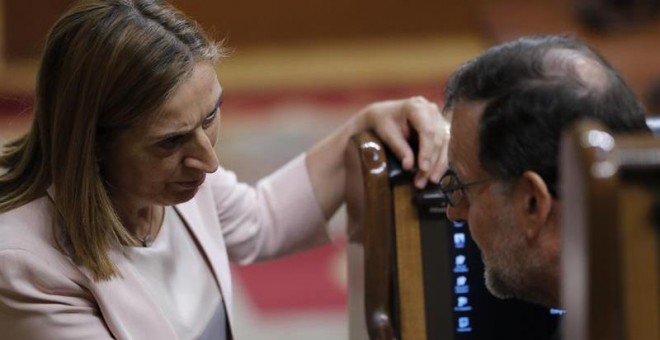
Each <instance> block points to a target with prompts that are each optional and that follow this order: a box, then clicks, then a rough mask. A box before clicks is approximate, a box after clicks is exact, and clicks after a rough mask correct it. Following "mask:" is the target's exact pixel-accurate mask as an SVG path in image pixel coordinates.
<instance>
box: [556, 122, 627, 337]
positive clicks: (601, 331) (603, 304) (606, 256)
mask: <svg viewBox="0 0 660 340" xmlns="http://www.w3.org/2000/svg"><path fill="white" fill-rule="evenodd" d="M560 163H561V173H560V178H561V190H560V195H561V200H562V222H561V224H562V226H561V228H562V231H561V233H562V250H561V251H562V282H563V285H562V292H561V295H562V304H563V306H564V308H566V309H567V310H569V311H570V313H568V314H567V318H566V321H565V323H564V338H566V339H584V340H587V339H601V340H609V339H611V340H614V339H620V335H622V332H623V330H622V329H621V322H620V316H621V315H620V311H621V308H622V297H621V295H620V292H621V283H620V281H619V280H618V279H617V278H618V277H620V272H619V268H620V263H619V258H620V257H619V251H620V250H619V248H618V242H617V222H618V221H619V216H618V209H617V202H618V201H617V197H616V195H617V193H616V187H617V185H618V183H617V181H618V178H617V171H618V164H617V162H616V158H615V144H614V138H613V136H612V135H611V134H609V133H608V132H607V131H606V130H605V129H604V128H603V126H602V125H600V124H599V123H596V122H594V121H581V122H578V123H577V124H575V125H574V126H573V127H572V128H571V129H570V130H568V131H567V133H566V134H565V135H564V138H563V141H562V150H561V159H560ZM594 279H598V280H599V282H598V284H597V285H596V284H594V282H592V281H593V280H594ZM593 320H598V321H599V322H598V323H593V322H592V321H593Z"/></svg>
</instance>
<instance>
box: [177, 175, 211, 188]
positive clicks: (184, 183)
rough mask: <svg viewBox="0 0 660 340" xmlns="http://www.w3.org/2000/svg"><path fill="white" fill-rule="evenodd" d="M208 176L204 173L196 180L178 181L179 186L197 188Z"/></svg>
mask: <svg viewBox="0 0 660 340" xmlns="http://www.w3.org/2000/svg"><path fill="white" fill-rule="evenodd" d="M205 178H206V175H203V176H201V177H199V178H198V179H196V180H192V181H181V182H176V184H178V185H179V186H181V187H183V188H185V189H197V187H199V186H200V185H202V183H204V179H205Z"/></svg>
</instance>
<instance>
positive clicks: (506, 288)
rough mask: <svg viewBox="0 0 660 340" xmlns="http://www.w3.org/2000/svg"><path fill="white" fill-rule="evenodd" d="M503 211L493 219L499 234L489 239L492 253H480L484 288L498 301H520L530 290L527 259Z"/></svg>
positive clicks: (522, 241) (518, 235)
mask: <svg viewBox="0 0 660 340" xmlns="http://www.w3.org/2000/svg"><path fill="white" fill-rule="evenodd" d="M506 210H507V211H505V212H504V213H502V214H499V215H498V217H497V219H498V221H497V222H498V223H497V228H498V229H499V230H497V232H496V234H495V235H496V236H495V237H494V238H493V251H492V253H490V254H486V253H482V259H483V262H484V267H485V272H484V276H485V280H486V287H487V288H488V290H489V291H490V293H491V294H493V295H494V296H496V297H498V298H500V299H508V298H513V297H517V298H523V299H524V298H525V296H526V295H527V292H528V291H529V288H530V287H529V281H528V277H527V276H526V274H527V271H526V267H527V266H526V264H527V262H528V261H529V260H530V258H531V256H530V253H529V251H528V250H527V244H526V240H525V238H524V235H522V233H521V232H520V229H518V228H516V226H515V225H514V224H513V223H514V221H513V218H512V214H511V211H509V209H508V208H507V209H506Z"/></svg>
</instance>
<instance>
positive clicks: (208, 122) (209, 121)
mask: <svg viewBox="0 0 660 340" xmlns="http://www.w3.org/2000/svg"><path fill="white" fill-rule="evenodd" d="M219 111H220V108H217V109H215V111H213V113H211V114H210V115H209V116H208V117H206V119H204V123H202V127H203V128H205V129H207V128H209V127H210V126H211V124H213V121H214V120H215V117H216V116H217V115H218V112H219Z"/></svg>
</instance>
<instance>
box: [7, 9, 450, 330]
mask: <svg viewBox="0 0 660 340" xmlns="http://www.w3.org/2000/svg"><path fill="white" fill-rule="evenodd" d="M221 56H222V48H221V47H220V46H219V45H218V44H216V43H214V42H212V41H210V40H209V39H208V38H207V37H206V36H205V35H204V33H203V32H202V31H201V29H200V28H199V27H198V26H197V25H196V24H195V23H194V22H192V21H191V20H190V19H188V18H186V17H184V16H183V15H182V14H180V13H179V12H177V11H176V10H175V9H173V8H171V7H170V6H168V5H167V4H165V3H163V2H161V1H158V0H87V1H82V2H80V3H79V4H78V5H77V6H75V7H74V8H72V9H71V10H70V11H69V12H67V13H66V14H65V15H64V16H63V17H62V18H61V19H60V20H59V21H58V22H57V23H56V24H55V26H54V27H53V28H52V30H51V32H50V34H49V37H48V40H47V43H46V47H45V51H44V55H43V58H42V63H41V67H40V71H39V76H38V84H37V89H36V104H35V119H34V123H33V125H32V128H31V130H30V131H29V132H28V133H27V135H26V136H24V137H23V138H21V139H19V140H17V141H15V142H13V143H11V144H10V145H8V146H7V148H6V150H5V153H4V155H3V156H2V157H1V158H0V166H2V167H3V168H5V169H6V173H5V174H4V175H2V176H0V329H2V330H3V337H4V336H6V337H7V338H9V339H45V338H48V339H78V338H79V339H103V338H118V339H147V338H152V339H179V338H183V339H189V338H199V339H225V338H231V325H232V324H233V321H232V314H231V309H232V295H231V281H230V273H229V261H233V262H237V263H241V264H247V263H251V262H254V261H257V260H263V259H268V258H273V257H276V256H281V255H284V254H287V253H291V252H294V251H299V250H303V249H306V248H309V247H313V246H316V245H319V244H322V243H325V242H328V236H327V234H326V230H325V228H324V227H325V224H326V221H327V219H328V218H329V217H330V216H331V215H332V214H333V213H334V212H335V211H336V210H337V208H338V207H339V206H340V205H341V203H342V202H343V200H344V177H345V169H344V167H345V166H344V157H343V155H344V149H345V148H346V145H347V144H348V139H349V138H350V136H352V135H353V134H355V133H357V132H359V131H364V130H369V129H371V130H374V131H376V133H378V134H379V135H380V136H381V138H382V139H383V140H384V141H385V142H386V143H387V144H388V145H389V146H390V147H391V148H392V149H393V151H394V152H395V153H396V154H397V155H398V156H399V157H400V158H401V159H402V162H403V165H404V167H405V168H412V167H413V165H414V163H418V167H419V168H420V169H421V171H419V173H418V175H417V179H416V180H417V185H419V186H423V185H425V183H426V181H427V180H428V179H431V180H433V181H436V182H437V180H438V179H439V177H440V175H441V171H442V168H443V166H444V164H443V161H442V160H443V159H444V157H443V155H442V153H443V151H445V150H444V144H443V142H444V138H445V137H446V135H445V134H446V132H445V127H446V126H447V123H446V121H444V120H443V118H442V117H441V115H440V114H439V113H438V109H437V107H436V106H435V105H434V104H431V103H429V102H427V101H426V100H424V99H423V98H413V99H408V100H400V101H390V102H382V103H376V104H372V105H371V106H369V107H367V108H366V109H365V110H363V111H362V112H360V113H358V114H357V115H355V116H354V117H353V118H352V119H351V120H350V121H348V122H347V123H346V124H345V125H344V126H343V127H342V128H341V129H339V130H338V131H337V132H335V133H334V134H332V135H331V136H329V137H328V138H326V139H325V140H323V141H321V142H320V143H319V144H317V145H316V146H314V147H313V148H312V149H310V150H309V151H308V152H307V153H306V154H303V155H301V156H299V157H297V158H296V159H294V160H293V161H291V162H290V163H288V164H287V165H286V166H284V167H283V168H282V169H279V170H278V171H276V172H275V173H274V174H272V175H270V176H268V177H266V178H264V179H263V180H261V181H260V182H259V183H258V184H257V185H256V187H255V188H251V187H249V186H247V185H244V184H241V183H238V182H237V181H236V177H235V176H234V174H233V173H231V172H229V171H227V170H225V169H222V168H220V167H219V165H218V160H217V158H216V154H215V152H214V144H215V141H216V138H217V134H218V128H219V124H220V107H221V105H222V88H221V86H220V84H219V83H218V80H217V78H216V73H215V69H214V66H215V63H216V62H217V60H218V59H219V58H220V57H221ZM411 129H414V130H416V131H418V133H419V136H420V151H419V153H418V154H417V155H413V153H412V151H411V149H410V147H409V146H408V144H407V143H406V137H407V136H408V135H409V133H410V131H411ZM415 158H417V160H418V161H417V162H415Z"/></svg>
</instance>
